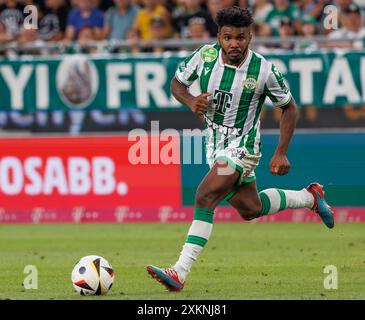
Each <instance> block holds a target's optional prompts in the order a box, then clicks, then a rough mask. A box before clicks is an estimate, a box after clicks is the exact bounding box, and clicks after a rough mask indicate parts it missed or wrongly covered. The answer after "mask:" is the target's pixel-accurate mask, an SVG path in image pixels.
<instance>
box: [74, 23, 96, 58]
mask: <svg viewBox="0 0 365 320" xmlns="http://www.w3.org/2000/svg"><path fill="white" fill-rule="evenodd" d="M95 40H97V35H96V34H95V29H94V28H92V27H90V26H84V27H82V28H81V29H80V31H79V36H78V42H79V45H80V48H81V52H82V53H95V52H96V51H97V49H96V48H95V47H91V46H89V45H91V44H92V43H93V42H94V41H95Z"/></svg>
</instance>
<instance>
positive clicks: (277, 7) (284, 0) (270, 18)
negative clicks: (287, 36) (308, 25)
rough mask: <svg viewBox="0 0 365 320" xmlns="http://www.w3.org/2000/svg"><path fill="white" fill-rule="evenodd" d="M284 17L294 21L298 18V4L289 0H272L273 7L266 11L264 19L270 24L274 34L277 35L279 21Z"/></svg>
mask: <svg viewBox="0 0 365 320" xmlns="http://www.w3.org/2000/svg"><path fill="white" fill-rule="evenodd" d="M284 17H288V18H289V19H290V20H291V21H296V20H297V19H298V18H299V9H298V6H297V5H296V4H293V3H290V2H289V0H274V8H273V9H272V10H271V11H270V12H269V13H268V15H267V17H266V21H265V22H266V23H267V24H269V25H270V27H271V29H272V34H273V35H274V36H278V35H279V29H280V23H281V20H282V19H283V18H284ZM296 27H298V26H296Z"/></svg>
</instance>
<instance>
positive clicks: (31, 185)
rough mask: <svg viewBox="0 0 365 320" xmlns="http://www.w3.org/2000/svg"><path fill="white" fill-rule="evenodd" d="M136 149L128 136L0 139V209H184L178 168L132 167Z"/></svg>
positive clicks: (163, 165) (136, 165) (149, 139)
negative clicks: (174, 207) (128, 207)
mask: <svg viewBox="0 0 365 320" xmlns="http://www.w3.org/2000/svg"><path fill="white" fill-rule="evenodd" d="M152 140H153V139H152ZM146 143H148V144H150V143H151V137H147V140H146ZM135 145H136V141H129V140H128V137H126V136H103V137H74V138H72V137H71V138H50V137H48V138H9V139H0V208H2V209H3V210H12V211H13V210H21V211H26V210H31V209H33V208H46V209H55V208H63V209H64V210H67V209H72V208H75V207H86V208H90V209H91V208H99V209H102V208H111V207H117V206H126V205H127V206H135V207H146V208H156V207H160V206H166V205H167V206H180V205H181V181H180V180H181V179H180V166H179V164H168V165H166V164H151V163H149V164H133V163H135V162H136V160H135V159H132V161H131V157H132V158H133V154H131V153H130V150H131V147H133V146H135ZM163 146H164V144H163V143H160V145H159V146H158V149H157V150H161V149H162V148H163ZM147 148H148V146H147ZM135 149H136V148H134V150H135ZM149 149H152V148H149ZM177 149H178V145H177ZM132 150H133V149H132ZM157 156H158V155H157ZM134 157H135V155H134ZM137 160H138V159H137ZM150 162H151V161H150Z"/></svg>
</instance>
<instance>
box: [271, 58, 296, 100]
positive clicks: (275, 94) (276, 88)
mask: <svg viewBox="0 0 365 320" xmlns="http://www.w3.org/2000/svg"><path fill="white" fill-rule="evenodd" d="M264 93H265V95H266V96H267V97H269V99H270V100H271V101H272V103H273V105H274V107H282V106H285V105H286V104H287V103H288V102H289V101H290V99H291V97H292V96H291V93H290V90H289V88H288V86H287V85H286V83H285V79H284V77H283V75H282V73H281V72H280V71H279V70H278V69H277V68H276V67H275V65H273V64H271V67H270V71H269V76H268V78H267V81H266V83H265V88H264Z"/></svg>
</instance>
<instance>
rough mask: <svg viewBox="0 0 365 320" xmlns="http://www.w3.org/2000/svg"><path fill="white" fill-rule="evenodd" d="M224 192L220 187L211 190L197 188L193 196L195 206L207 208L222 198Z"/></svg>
mask: <svg viewBox="0 0 365 320" xmlns="http://www.w3.org/2000/svg"><path fill="white" fill-rule="evenodd" d="M225 192H226V190H225V189H224V188H220V187H215V188H211V189H200V188H198V190H197V191H196V194H195V204H196V205H197V206H198V207H201V208H208V207H210V206H211V205H212V204H213V203H215V202H217V201H218V200H219V199H220V198H222V195H224V194H225Z"/></svg>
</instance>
